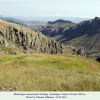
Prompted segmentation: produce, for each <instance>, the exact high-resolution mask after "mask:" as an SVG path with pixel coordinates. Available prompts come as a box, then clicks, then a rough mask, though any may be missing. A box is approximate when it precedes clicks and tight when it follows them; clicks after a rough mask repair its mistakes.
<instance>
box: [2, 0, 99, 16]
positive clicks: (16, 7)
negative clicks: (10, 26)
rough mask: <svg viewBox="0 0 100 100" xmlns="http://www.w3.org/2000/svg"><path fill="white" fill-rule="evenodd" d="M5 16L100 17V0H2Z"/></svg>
mask: <svg viewBox="0 0 100 100" xmlns="http://www.w3.org/2000/svg"><path fill="white" fill-rule="evenodd" d="M0 15H3V16H66V17H83V18H94V17H96V16H97V17H100V0H28V1H25V0H12V1H10V0H0Z"/></svg>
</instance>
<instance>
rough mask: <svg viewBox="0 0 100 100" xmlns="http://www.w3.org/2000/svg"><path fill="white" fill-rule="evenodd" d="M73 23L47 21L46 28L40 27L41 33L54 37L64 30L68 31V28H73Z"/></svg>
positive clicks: (60, 20)
mask: <svg viewBox="0 0 100 100" xmlns="http://www.w3.org/2000/svg"><path fill="white" fill-rule="evenodd" d="M74 25H75V23H73V22H71V21H68V20H62V19H59V20H56V21H49V22H48V23H47V25H46V26H44V27H42V29H41V30H39V31H41V32H42V33H43V34H44V35H47V36H50V37H54V36H56V35H57V34H58V33H60V32H62V31H64V29H69V27H71V26H74Z"/></svg>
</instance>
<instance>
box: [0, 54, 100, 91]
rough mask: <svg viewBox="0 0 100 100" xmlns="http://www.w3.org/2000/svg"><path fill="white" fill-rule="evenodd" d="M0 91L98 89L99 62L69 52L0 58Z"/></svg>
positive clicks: (99, 79) (99, 87) (99, 80)
mask: <svg viewBox="0 0 100 100" xmlns="http://www.w3.org/2000/svg"><path fill="white" fill-rule="evenodd" d="M0 90H1V91H13V90H16V91H100V63H98V62H96V61H95V60H92V59H89V58H84V57H80V56H73V55H67V54H66V55H60V54H59V55H49V54H32V55H31V54H29V55H28V54H27V55H8V56H3V57H0Z"/></svg>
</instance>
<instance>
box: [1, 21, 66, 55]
mask: <svg viewBox="0 0 100 100" xmlns="http://www.w3.org/2000/svg"><path fill="white" fill-rule="evenodd" d="M64 48H65V47H64V46H63V45H62V44H60V43H58V42H56V41H55V40H54V39H52V38H48V37H46V36H44V35H43V34H41V33H40V32H35V31H33V30H31V29H29V28H26V27H24V26H21V25H18V24H14V23H9V22H6V21H4V20H1V19H0V54H1V52H2V53H6V54H13V53H50V54H57V53H64Z"/></svg>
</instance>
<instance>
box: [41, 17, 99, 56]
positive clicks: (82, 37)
mask: <svg viewBox="0 0 100 100" xmlns="http://www.w3.org/2000/svg"><path fill="white" fill-rule="evenodd" d="M66 25H67V24H66ZM47 30H48V28H45V29H44V30H42V33H43V34H45V35H47V36H48V35H49V36H51V37H53V38H54V39H56V40H57V41H59V42H61V43H64V45H71V46H75V47H84V49H85V51H86V52H87V53H90V54H91V53H96V52H100V18H98V17H95V18H94V19H91V20H87V21H83V22H80V23H78V24H72V26H70V27H62V28H59V29H58V28H57V29H56V32H55V29H54V28H53V27H52V28H51V30H50V29H49V30H48V31H47Z"/></svg>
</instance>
